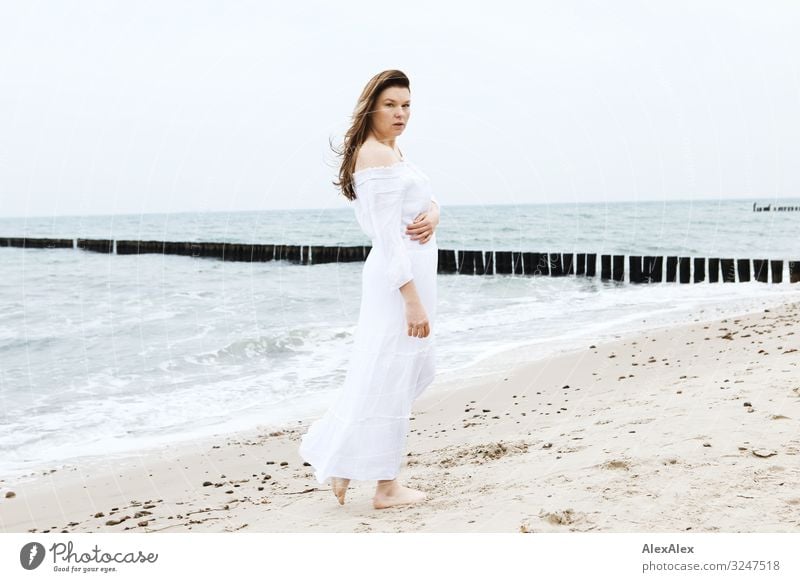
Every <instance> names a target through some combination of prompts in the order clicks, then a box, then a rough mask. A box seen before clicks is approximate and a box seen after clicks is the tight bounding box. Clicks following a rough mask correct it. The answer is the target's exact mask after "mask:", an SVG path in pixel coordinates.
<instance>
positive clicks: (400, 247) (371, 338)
mask: <svg viewBox="0 0 800 582" xmlns="http://www.w3.org/2000/svg"><path fill="white" fill-rule="evenodd" d="M353 180H354V188H355V192H356V199H355V201H354V209H355V214H356V219H357V220H358V223H359V225H360V227H361V229H362V230H363V231H364V233H365V234H366V235H367V236H369V237H370V239H371V240H372V249H371V250H370V253H369V256H368V257H367V260H366V261H365V263H364V267H363V269H362V279H361V308H360V311H359V316H358V326H357V328H356V333H355V337H354V345H353V348H352V352H351V358H350V362H349V365H348V369H347V373H346V376H345V380H344V385H343V386H341V387H340V389H339V391H338V394H337V396H336V397H335V399H334V402H333V404H332V405H331V407H330V408H329V409H328V410H327V411H326V412H325V414H324V415H323V416H322V417H321V418H319V419H318V420H316V421H315V422H314V423H313V424H312V425H311V426H310V427H309V429H308V431H307V432H306V434H305V435H303V438H302V442H301V444H300V449H299V452H300V456H301V457H302V458H303V459H304V460H305V461H307V462H308V463H309V464H311V466H312V467H313V468H314V476H315V477H316V479H317V481H319V483H321V484H324V483H325V481H326V480H327V479H328V478H329V477H341V478H345V479H355V480H363V481H367V480H378V479H395V478H396V477H397V475H398V473H399V471H400V466H401V464H402V461H403V457H404V455H405V452H406V437H407V433H408V428H409V422H410V421H409V417H410V415H411V405H412V403H413V402H414V400H415V399H416V398H417V396H419V395H420V394H421V393H422V392H423V390H425V388H426V387H427V386H428V385H429V384H430V383H431V382H432V381H433V378H434V374H435V358H436V351H435V348H436V344H435V336H436V273H437V266H438V260H439V251H438V246H437V243H436V234H435V233H434V235H433V236H432V237H431V239H430V240H429V241H428V242H427V243H425V244H420V242H419V240H411V238H410V236H409V235H407V234H406V232H405V230H406V226H407V225H408V224H409V223H412V222H413V221H414V219H415V218H416V217H417V215H418V214H419V213H420V212H423V211H426V210H428V209H429V206H430V202H431V200H434V201H436V203H437V205H438V201H437V200H436V198H435V197H434V196H433V194H432V193H431V185H430V180H429V178H428V177H427V176H426V175H425V174H423V173H422V171H421V170H420V169H419V168H417V167H416V166H415V165H414V164H412V163H411V162H409V161H408V158H404V159H403V161H401V162H398V163H396V164H393V165H391V166H382V167H374V168H366V169H365V170H361V171H358V172H355V173H354V174H353ZM411 279H413V280H414V283H415V285H416V288H417V292H418V293H419V296H420V299H421V301H422V304H423V306H424V307H425V311H426V313H427V315H428V321H429V322H430V326H431V331H430V334H429V335H428V337H426V338H418V337H413V336H409V335H408V325H407V323H406V319H405V303H404V300H403V296H402V294H401V293H400V287H402V286H403V285H404V284H405V283H406V282H408V281H409V280H411Z"/></svg>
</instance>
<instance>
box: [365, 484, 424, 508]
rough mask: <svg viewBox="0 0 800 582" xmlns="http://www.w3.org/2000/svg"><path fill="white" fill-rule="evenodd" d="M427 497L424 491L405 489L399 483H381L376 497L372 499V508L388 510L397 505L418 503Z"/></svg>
mask: <svg viewBox="0 0 800 582" xmlns="http://www.w3.org/2000/svg"><path fill="white" fill-rule="evenodd" d="M427 496H428V495H427V493H425V492H424V491H420V490H419V489H411V488H410V487H403V486H402V485H399V484H398V483H397V481H389V482H379V483H378V488H377V489H376V491H375V497H373V498H372V506H373V507H374V508H375V509H386V508H387V507H394V506H395V505H405V504H408V503H418V502H420V501H423V500H424V499H426V498H427Z"/></svg>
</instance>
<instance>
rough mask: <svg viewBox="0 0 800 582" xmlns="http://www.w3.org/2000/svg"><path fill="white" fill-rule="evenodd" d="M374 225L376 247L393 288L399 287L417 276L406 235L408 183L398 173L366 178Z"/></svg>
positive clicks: (375, 249) (390, 286)
mask: <svg viewBox="0 0 800 582" xmlns="http://www.w3.org/2000/svg"><path fill="white" fill-rule="evenodd" d="M366 184H369V188H368V189H367V190H368V191H367V192H366V193H365V194H364V195H365V196H368V197H369V198H370V200H369V202H368V204H367V207H368V208H369V213H370V218H371V222H372V226H373V228H374V235H375V238H374V243H375V244H374V248H373V251H378V252H380V253H381V254H382V255H383V258H384V264H385V265H386V275H387V278H388V280H389V288H390V290H395V289H399V288H400V287H402V286H403V285H405V284H406V283H408V282H409V281H411V280H412V279H413V278H414V275H413V273H412V271H411V259H410V258H409V256H408V250H407V249H406V247H405V244H404V242H403V238H402V232H403V220H402V217H403V214H402V212H403V196H404V188H405V185H404V183H403V180H402V179H401V178H399V177H397V176H376V177H371V178H369V179H368V180H367V181H366Z"/></svg>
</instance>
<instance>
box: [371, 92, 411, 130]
mask: <svg viewBox="0 0 800 582" xmlns="http://www.w3.org/2000/svg"><path fill="white" fill-rule="evenodd" d="M410 116H411V92H410V91H409V90H408V89H407V88H406V87H387V88H386V89H384V90H383V91H381V94H380V95H379V96H378V100H377V101H376V102H375V110H374V111H373V112H372V128H373V130H375V133H377V134H378V135H380V136H386V137H390V136H396V135H400V134H401V133H403V130H404V129H405V128H406V125H407V124H408V118H409V117H410Z"/></svg>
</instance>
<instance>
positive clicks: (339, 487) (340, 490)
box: [331, 477, 350, 505]
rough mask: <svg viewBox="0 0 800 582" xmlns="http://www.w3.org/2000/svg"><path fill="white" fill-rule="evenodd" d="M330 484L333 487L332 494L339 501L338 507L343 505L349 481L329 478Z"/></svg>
mask: <svg viewBox="0 0 800 582" xmlns="http://www.w3.org/2000/svg"><path fill="white" fill-rule="evenodd" d="M331 484H332V485H333V494H334V495H336V499H338V500H339V505H344V494H345V493H347V486H348V485H350V479H341V478H339V477H331Z"/></svg>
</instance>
